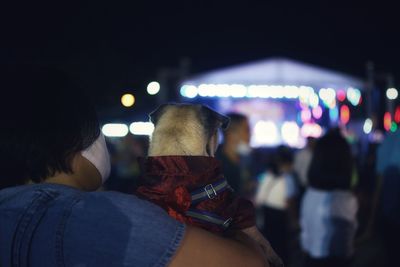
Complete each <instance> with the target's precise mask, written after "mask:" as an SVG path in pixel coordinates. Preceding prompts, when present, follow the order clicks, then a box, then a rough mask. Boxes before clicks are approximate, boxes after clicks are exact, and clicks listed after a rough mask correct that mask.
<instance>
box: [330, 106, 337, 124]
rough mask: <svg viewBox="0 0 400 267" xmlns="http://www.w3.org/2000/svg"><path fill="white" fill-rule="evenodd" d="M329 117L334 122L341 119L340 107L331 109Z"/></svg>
mask: <svg viewBox="0 0 400 267" xmlns="http://www.w3.org/2000/svg"><path fill="white" fill-rule="evenodd" d="M329 118H330V119H331V121H332V122H336V121H337V120H338V119H339V109H338V107H334V108H332V109H330V110H329Z"/></svg>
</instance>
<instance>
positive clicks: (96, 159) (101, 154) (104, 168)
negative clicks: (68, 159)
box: [82, 134, 111, 183]
mask: <svg viewBox="0 0 400 267" xmlns="http://www.w3.org/2000/svg"><path fill="white" fill-rule="evenodd" d="M82 156H84V157H85V158H86V159H87V160H89V161H90V162H91V163H92V164H93V165H94V166H95V167H96V169H97V170H98V171H99V173H100V175H101V180H102V182H103V183H104V182H105V181H106V180H107V178H108V176H109V175H110V171H111V163H110V155H109V154H108V150H107V145H106V141H105V139H104V135H103V134H100V135H99V138H97V140H96V141H95V142H94V143H93V144H92V145H91V146H90V147H88V148H87V149H86V150H84V151H82Z"/></svg>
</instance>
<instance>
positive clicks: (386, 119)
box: [383, 112, 392, 131]
mask: <svg viewBox="0 0 400 267" xmlns="http://www.w3.org/2000/svg"><path fill="white" fill-rule="evenodd" d="M390 127H392V115H390V112H385V115H384V116H383V128H385V130H386V131H389V130H390Z"/></svg>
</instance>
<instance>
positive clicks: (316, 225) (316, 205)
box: [300, 130, 358, 266]
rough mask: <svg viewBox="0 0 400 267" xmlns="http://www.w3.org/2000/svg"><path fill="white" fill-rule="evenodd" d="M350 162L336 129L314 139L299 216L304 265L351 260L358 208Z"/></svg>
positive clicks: (328, 263) (332, 264) (333, 264)
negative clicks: (314, 144)
mask: <svg viewBox="0 0 400 267" xmlns="http://www.w3.org/2000/svg"><path fill="white" fill-rule="evenodd" d="M353 165H354V163H353V157H352V153H351V148H350V145H349V144H348V143H347V141H346V139H345V138H344V137H343V136H342V135H341V134H340V132H339V131H338V130H334V131H331V132H328V133H327V134H326V135H325V136H324V137H322V138H321V139H320V140H318V141H317V144H316V146H315V149H314V153H313V157H312V161H311V164H310V168H309V171H308V178H309V181H308V184H309V187H308V189H307V190H306V192H305V195H304V197H303V200H302V205H301V216H300V218H301V219H300V223H301V229H302V233H301V244H302V248H303V250H304V251H305V253H306V254H307V257H306V266H349V265H350V264H351V258H352V255H353V250H354V247H353V242H354V237H355V233H356V228H357V221H356V215H357V210H358V203H357V199H356V197H355V195H354V194H353V193H352V191H351V186H352V184H351V182H352V174H353V168H354V166H353Z"/></svg>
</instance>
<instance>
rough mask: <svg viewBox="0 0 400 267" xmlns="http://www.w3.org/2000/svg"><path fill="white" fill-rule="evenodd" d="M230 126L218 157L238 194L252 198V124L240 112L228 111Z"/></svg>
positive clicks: (225, 133)
mask: <svg viewBox="0 0 400 267" xmlns="http://www.w3.org/2000/svg"><path fill="white" fill-rule="evenodd" d="M227 116H228V117H229V118H230V124H229V128H228V129H226V131H224V132H223V144H222V145H221V146H220V147H219V149H218V150H217V154H216V157H217V159H219V160H220V161H221V162H222V168H223V169H222V171H223V173H224V175H225V177H226V179H227V180H228V182H229V184H230V185H231V187H232V188H233V190H235V192H237V193H238V194H240V195H242V196H245V197H248V198H251V197H252V196H251V195H252V188H253V187H254V183H252V179H251V172H250V170H249V162H250V160H249V158H250V156H251V147H250V145H249V144H250V136H251V132H250V124H249V121H248V118H247V117H246V116H245V115H243V114H240V113H234V112H232V113H228V114H227Z"/></svg>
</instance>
